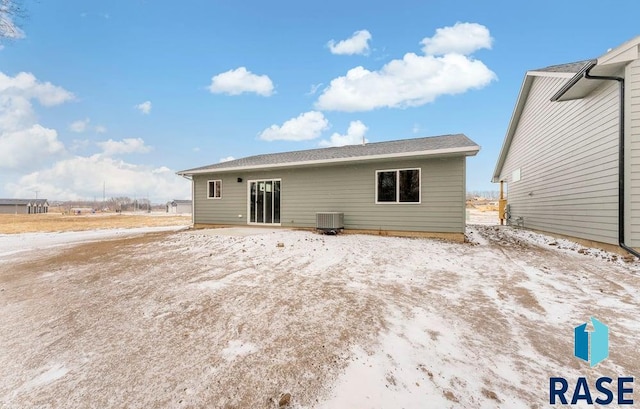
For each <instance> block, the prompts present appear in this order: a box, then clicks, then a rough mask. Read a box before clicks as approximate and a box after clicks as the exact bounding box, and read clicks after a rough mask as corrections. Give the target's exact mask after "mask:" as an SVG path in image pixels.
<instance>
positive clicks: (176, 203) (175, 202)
mask: <svg viewBox="0 0 640 409" xmlns="http://www.w3.org/2000/svg"><path fill="white" fill-rule="evenodd" d="M169 203H170V204H171V206H177V205H179V204H188V205H190V204H191V200H172V201H171V202H169Z"/></svg>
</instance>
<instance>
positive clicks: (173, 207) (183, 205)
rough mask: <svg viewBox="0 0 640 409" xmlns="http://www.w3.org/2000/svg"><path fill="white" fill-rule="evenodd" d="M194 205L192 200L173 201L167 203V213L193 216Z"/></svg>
mask: <svg viewBox="0 0 640 409" xmlns="http://www.w3.org/2000/svg"><path fill="white" fill-rule="evenodd" d="M192 203H193V202H192V201H191V200H173V201H171V202H169V203H167V213H172V214H191V211H192V206H193V205H192Z"/></svg>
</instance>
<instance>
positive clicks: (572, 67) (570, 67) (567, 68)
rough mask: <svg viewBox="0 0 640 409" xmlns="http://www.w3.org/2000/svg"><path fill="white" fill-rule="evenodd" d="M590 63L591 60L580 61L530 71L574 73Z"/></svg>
mask: <svg viewBox="0 0 640 409" xmlns="http://www.w3.org/2000/svg"><path fill="white" fill-rule="evenodd" d="M591 61H593V60H582V61H576V62H570V63H566V64H558V65H550V66H548V67H544V68H538V69H537V70H532V71H539V72H569V73H576V72H578V71H580V70H581V69H582V68H583V67H584V66H585V65H587V64H588V63H590V62H591Z"/></svg>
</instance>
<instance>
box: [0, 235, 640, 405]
mask: <svg viewBox="0 0 640 409" xmlns="http://www.w3.org/2000/svg"><path fill="white" fill-rule="evenodd" d="M147 231H157V230H156V229H147ZM141 233H142V232H140V231H138V230H130V231H127V232H121V234H114V232H113V231H111V234H107V233H106V232H78V233H76V234H73V235H70V236H69V238H68V239H66V240H62V239H61V240H60V241H58V242H56V241H55V237H56V236H57V235H56V234H52V235H43V234H34V235H23V237H22V238H21V239H20V240H18V239H17V238H14V239H13V240H14V241H13V242H12V241H11V240H10V239H7V238H5V237H0V246H2V247H0V248H1V249H2V251H0V263H2V265H3V271H5V272H3V273H0V280H1V281H0V290H2V291H1V292H0V305H1V306H2V308H3V320H2V321H0V345H3V352H2V353H0V368H1V369H0V406H8V407H29V406H38V405H40V406H43V407H71V406H86V407H106V406H111V407H181V406H185V407H236V408H241V407H277V402H278V399H279V397H280V396H281V395H282V394H284V393H291V396H292V407H294V408H298V409H302V408H308V409H312V408H314V409H321V408H326V409H329V408H372V409H377V408H380V409H381V408H390V407H394V408H422V407H438V408H458V407H464V408H496V407H501V408H532V407H540V408H541V407H547V406H548V382H549V377H550V376H563V377H565V378H567V379H569V380H575V379H576V378H577V377H578V376H586V377H588V378H589V379H595V378H597V377H598V376H613V377H615V376H636V377H637V375H638V373H640V358H638V357H637V342H636V340H637V339H638V338H639V337H640V323H639V322H638V320H637V319H636V317H637V316H638V314H639V313H640V291H639V290H638V289H639V288H640V274H639V273H640V264H638V262H633V263H627V262H625V261H623V260H622V258H621V257H618V256H617V255H615V254H611V253H607V252H605V251H603V250H598V249H590V248H584V247H582V246H580V245H577V244H575V243H572V242H569V241H567V240H557V239H553V238H551V237H548V236H545V235H542V234H538V233H533V232H530V231H526V230H521V229H515V228H511V227H506V226H504V227H499V226H487V225H473V226H469V227H468V229H467V237H468V240H469V242H468V243H463V244H462V243H451V242H447V241H441V240H429V239H415V238H414V239H410V238H397V237H381V236H366V235H338V236H324V235H319V234H314V233H311V232H305V231H289V230H283V229H278V230H274V229H253V228H251V229H238V228H236V229H211V230H187V231H176V232H174V233H171V234H166V235H159V236H157V237H155V238H153V240H143V239H140V240H139V241H135V240H133V241H131V242H129V241H126V242H125V241H118V240H114V241H113V242H109V243H113V244H112V245H113V246H118V251H117V252H114V251H111V249H110V247H109V246H107V247H106V248H105V247H104V246H100V243H101V242H100V240H104V239H109V240H113V239H117V238H118V237H121V236H122V235H127V234H130V235H139V234H141ZM61 234H62V233H61ZM63 237H64V236H63ZM141 237H142V236H141ZM51 240H54V241H53V243H52V242H51ZM86 240H96V241H95V248H91V247H90V248H89V250H88V251H86V254H85V253H83V254H76V253H74V252H73V248H74V247H73V245H74V244H75V243H80V242H82V243H85V242H86ZM20 243H22V244H23V245H25V246H27V247H28V246H31V247H30V248H38V246H51V245H54V246H57V247H53V248H52V250H55V251H53V252H50V253H48V254H46V255H43V256H41V257H44V258H43V260H44V261H46V262H39V261H38V260H26V259H25V258H24V257H23V258H15V257H14V256H15V255H16V254H15V253H12V249H19V248H20ZM25 243H28V244H25ZM279 243H282V244H283V246H282V247H281V246H279V245H278V244H279ZM110 245H111V244H110ZM5 266H6V268H5ZM591 316H595V317H597V318H598V319H599V320H600V321H602V322H604V323H605V324H607V325H609V328H610V338H611V341H610V344H611V350H610V357H609V359H607V360H605V361H603V362H602V363H600V364H598V365H597V366H596V367H595V368H590V367H589V364H588V363H585V362H582V361H579V360H578V359H576V358H574V357H573V344H572V343H573V328H574V327H575V326H577V325H579V324H581V323H583V322H587V321H588V320H589V318H590V317H591ZM16 357H20V358H19V359H18V358H16ZM53 358H55V359H56V361H55V362H53V363H52V362H51V359H53ZM62 362H64V364H62ZM124 391H126V393H125V392H124ZM47 405H50V406H47ZM578 407H583V406H580V405H578Z"/></svg>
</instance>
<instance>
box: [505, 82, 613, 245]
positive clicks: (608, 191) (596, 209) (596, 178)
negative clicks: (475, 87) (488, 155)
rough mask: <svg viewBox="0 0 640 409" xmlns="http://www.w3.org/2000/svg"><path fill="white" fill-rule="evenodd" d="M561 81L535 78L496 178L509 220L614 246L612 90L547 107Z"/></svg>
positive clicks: (602, 89) (606, 87)
mask: <svg viewBox="0 0 640 409" xmlns="http://www.w3.org/2000/svg"><path fill="white" fill-rule="evenodd" d="M565 82H566V79H563V78H552V77H536V78H534V80H533V84H532V86H531V90H530V93H529V95H528V99H527V101H526V104H525V107H524V110H523V112H522V115H521V117H520V121H519V123H518V128H517V129H516V131H515V134H514V136H513V140H512V142H511V146H510V148H509V152H508V154H507V158H506V160H505V163H504V166H503V167H502V173H501V174H500V179H501V180H504V181H506V182H507V184H508V185H507V187H508V203H509V205H510V207H511V217H512V218H514V217H519V216H521V217H523V218H524V226H525V227H528V228H531V229H535V230H541V231H547V232H551V233H556V234H562V235H566V236H572V237H578V238H582V239H587V240H594V241H599V242H604V243H611V244H616V243H617V234H618V222H617V221H618V213H617V209H618V85H617V83H615V82H610V81H607V82H603V85H602V86H600V87H599V88H598V89H596V90H595V91H594V92H593V93H592V94H591V95H589V96H588V97H586V98H583V99H579V100H573V101H566V102H551V101H550V100H549V99H550V98H551V96H552V95H553V94H554V93H555V92H556V91H557V90H558V89H560V87H561V86H562V85H563V84H564V83H565ZM516 169H520V173H521V179H520V181H517V182H516V181H513V178H512V177H513V171H514V170H516Z"/></svg>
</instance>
